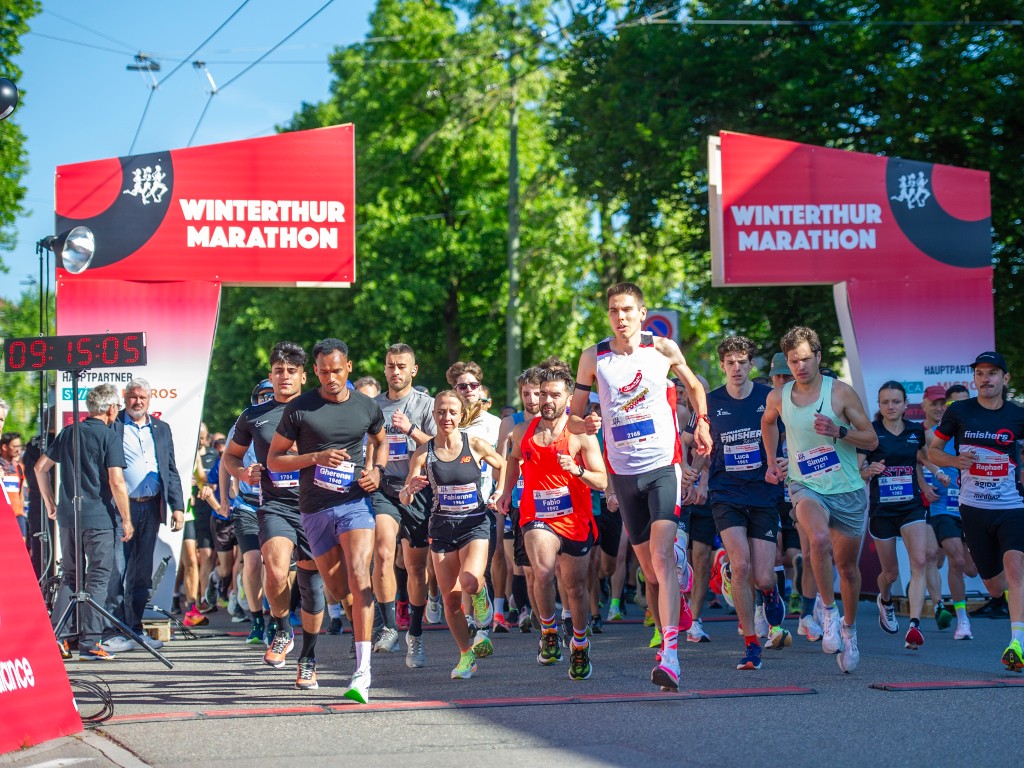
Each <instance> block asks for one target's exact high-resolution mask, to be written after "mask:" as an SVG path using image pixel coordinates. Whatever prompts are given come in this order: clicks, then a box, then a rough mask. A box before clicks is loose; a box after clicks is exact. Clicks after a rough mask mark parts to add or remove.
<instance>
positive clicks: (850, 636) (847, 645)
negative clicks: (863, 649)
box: [836, 619, 860, 674]
mask: <svg viewBox="0 0 1024 768" xmlns="http://www.w3.org/2000/svg"><path fill="white" fill-rule="evenodd" d="M839 623H840V625H841V627H842V628H841V629H840V630H839V631H840V633H841V635H842V640H843V650H842V651H840V652H839V653H838V654H836V663H837V664H838V665H839V668H840V669H841V670H843V672H845V673H846V674H850V673H851V672H853V670H855V669H856V668H857V665H858V664H859V663H860V650H859V649H858V648H857V627H856V626H852V627H848V626H846V622H845V621H843V620H842V619H840V620H839Z"/></svg>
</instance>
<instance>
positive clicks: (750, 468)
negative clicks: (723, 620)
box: [683, 336, 787, 669]
mask: <svg viewBox="0 0 1024 768" xmlns="http://www.w3.org/2000/svg"><path fill="white" fill-rule="evenodd" d="M756 352H757V347H756V346H755V345H754V342H752V341H751V340H750V339H748V338H745V337H743V336H729V337H728V338H726V339H725V340H723V341H722V343H720V344H719V345H718V364H719V366H720V367H721V369H722V372H723V373H724V374H725V386H722V387H719V388H718V389H715V390H712V391H711V392H710V393H709V394H708V418H709V419H710V420H711V437H712V439H714V441H715V451H714V454H713V458H712V459H711V469H710V476H709V482H708V489H709V492H710V494H711V511H712V514H714V516H715V526H716V527H717V528H718V532H719V533H720V534H721V536H722V543H723V544H724V545H725V551H726V553H727V554H728V555H729V566H730V569H731V573H732V597H733V603H734V605H735V607H736V613H737V614H739V621H740V627H741V628H742V629H743V637H744V641H745V645H746V650H745V652H744V654H743V658H742V659H741V660H740V662H739V664H737V665H736V669H760V668H761V644H760V643H759V642H758V639H757V632H756V630H755V628H754V595H753V593H752V592H751V590H750V583H751V581H753V584H754V587H755V588H756V589H759V590H760V591H761V595H762V597H763V599H764V614H765V618H766V619H767V620H768V624H769V625H770V626H771V627H778V626H779V625H780V624H782V620H783V618H784V617H785V615H786V607H785V605H784V604H783V602H782V596H781V595H780V594H779V588H778V583H777V581H776V578H775V572H774V568H775V552H776V548H777V544H776V541H777V539H778V537H779V529H780V526H779V513H778V498H777V497H780V496H781V495H782V494H781V493H779V491H778V489H776V488H774V487H773V486H771V485H769V484H768V483H767V482H766V481H765V479H764V473H763V472H762V471H761V470H762V467H764V465H765V463H766V462H765V454H764V446H763V445H762V443H761V414H762V413H764V409H765V401H766V400H767V399H768V395H769V394H770V393H771V391H772V390H771V388H770V387H766V386H764V385H762V384H755V383H754V382H752V381H751V380H750V370H751V368H752V367H753V365H754V362H753V356H754V354H755V353H756ZM779 461H780V462H781V467H782V468H784V467H785V461H786V460H785V459H781V460H779ZM704 464H705V460H704V459H703V458H701V457H698V458H697V459H696V460H695V461H694V463H693V465H692V466H690V467H689V468H688V469H687V470H686V472H685V473H684V479H683V483H684V485H693V484H694V483H695V482H697V481H698V480H699V478H700V472H701V470H702V469H703V467H704ZM786 634H787V633H786V630H781V631H780V632H777V633H775V640H774V642H773V643H772V647H773V648H782V647H783V646H784V645H785V640H786Z"/></svg>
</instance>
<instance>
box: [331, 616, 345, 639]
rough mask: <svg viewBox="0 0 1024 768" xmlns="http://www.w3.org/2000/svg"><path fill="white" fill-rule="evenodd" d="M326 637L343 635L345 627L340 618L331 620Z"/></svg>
mask: <svg viewBox="0 0 1024 768" xmlns="http://www.w3.org/2000/svg"><path fill="white" fill-rule="evenodd" d="M327 634H328V635H343V634H345V625H344V624H343V623H342V621H341V617H340V616H338V617H337V618H332V619H331V623H330V625H329V626H328V627H327Z"/></svg>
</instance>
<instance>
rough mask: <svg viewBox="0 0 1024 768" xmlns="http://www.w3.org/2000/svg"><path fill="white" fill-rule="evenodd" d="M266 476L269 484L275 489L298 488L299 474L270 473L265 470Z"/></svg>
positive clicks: (296, 472)
mask: <svg viewBox="0 0 1024 768" xmlns="http://www.w3.org/2000/svg"><path fill="white" fill-rule="evenodd" d="M267 474H268V475H270V484H271V485H273V486H274V487H275V488H298V487H299V473H298V471H295V472H271V471H270V470H269V469H268V470H267Z"/></svg>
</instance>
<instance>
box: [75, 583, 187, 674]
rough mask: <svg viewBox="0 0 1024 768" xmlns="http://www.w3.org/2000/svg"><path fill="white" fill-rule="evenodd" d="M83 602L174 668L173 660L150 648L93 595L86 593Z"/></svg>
mask: <svg viewBox="0 0 1024 768" xmlns="http://www.w3.org/2000/svg"><path fill="white" fill-rule="evenodd" d="M72 599H74V598H72ZM82 602H83V603H85V604H86V605H88V606H91V607H92V608H95V609H96V610H97V611H98V612H99V614H100V615H101V616H103V617H104V618H106V620H107V621H109V622H110V623H111V624H112V625H113V626H114V627H115V628H116V629H117V630H118V631H120V633H121V634H122V635H124V636H125V637H127V638H128V639H129V640H134V641H135V642H136V643H138V644H139V645H141V646H142V648H143V650H146V651H149V653H150V655H151V656H153V657H155V658H157V659H159V660H160V661H161V663H163V665H164V666H165V667H167V668H168V669H174V665H173V664H171V662H169V661H168V660H167V658H166V657H165V656H164V655H163V654H162V653H160V652H159V651H157V650H156V649H155V648H150V647H149V646H148V645H146V642H145V640H143V639H142V637H141V636H140V635H137V634H135V632H133V631H132V630H131V629H130V628H129V627H128V625H127V624H125V623H124V622H122V621H121V620H120V619H118V618H116V617H115V616H114V615H113V614H112V613H109V612H108V611H107V609H106V608H104V607H103V606H102V605H99V604H98V603H97V602H96V601H95V600H93V599H92V597H90V596H89V595H85V596H84V597H83V598H82Z"/></svg>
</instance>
